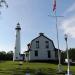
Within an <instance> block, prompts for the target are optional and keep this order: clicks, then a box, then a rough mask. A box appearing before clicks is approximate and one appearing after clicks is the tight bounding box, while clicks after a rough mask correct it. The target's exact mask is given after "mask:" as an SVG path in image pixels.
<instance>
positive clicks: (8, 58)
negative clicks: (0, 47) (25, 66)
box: [6, 51, 13, 60]
mask: <svg viewBox="0 0 75 75" xmlns="http://www.w3.org/2000/svg"><path fill="white" fill-rule="evenodd" d="M6 58H7V60H13V51H9V52H8V53H7V55H6Z"/></svg>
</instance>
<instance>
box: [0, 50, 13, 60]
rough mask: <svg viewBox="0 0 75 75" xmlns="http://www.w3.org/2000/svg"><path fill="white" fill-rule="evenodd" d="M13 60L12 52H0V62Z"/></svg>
mask: <svg viewBox="0 0 75 75" xmlns="http://www.w3.org/2000/svg"><path fill="white" fill-rule="evenodd" d="M12 59H13V51H9V52H8V53H6V52H5V51H2V52H0V60H12Z"/></svg>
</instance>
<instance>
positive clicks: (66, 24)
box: [61, 3, 75, 38]
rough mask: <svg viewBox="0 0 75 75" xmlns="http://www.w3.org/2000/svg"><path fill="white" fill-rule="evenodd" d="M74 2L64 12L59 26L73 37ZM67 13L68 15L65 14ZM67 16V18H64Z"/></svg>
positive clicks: (74, 22) (74, 20) (74, 34)
mask: <svg viewBox="0 0 75 75" xmlns="http://www.w3.org/2000/svg"><path fill="white" fill-rule="evenodd" d="M74 13H75V3H74V4H73V5H72V6H70V7H69V8H68V9H67V10H66V11H65V12H64V19H63V20H62V21H61V25H62V26H61V28H62V29H63V30H64V34H67V35H68V36H70V37H71V38H75V14H74ZM67 15H68V16H67ZM65 16H67V18H65Z"/></svg>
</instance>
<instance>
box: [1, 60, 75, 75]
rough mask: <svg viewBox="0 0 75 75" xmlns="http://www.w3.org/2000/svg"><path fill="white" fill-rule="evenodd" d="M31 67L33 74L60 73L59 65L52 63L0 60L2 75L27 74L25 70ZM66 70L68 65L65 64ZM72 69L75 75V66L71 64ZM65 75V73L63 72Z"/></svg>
mask: <svg viewBox="0 0 75 75" xmlns="http://www.w3.org/2000/svg"><path fill="white" fill-rule="evenodd" d="M27 68H29V71H30V73H31V75H58V74H56V72H57V70H56V69H57V65H56V64H51V63H37V62H31V63H28V62H23V65H21V66H20V65H19V62H13V61H1V62H0V75H25V72H26V70H27ZM63 68H64V71H66V69H67V66H65V65H63ZM70 70H71V71H72V73H73V74H72V75H75V66H71V67H70ZM61 75H63V74H61Z"/></svg>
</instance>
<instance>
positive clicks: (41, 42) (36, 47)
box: [25, 33, 58, 61]
mask: <svg viewBox="0 0 75 75" xmlns="http://www.w3.org/2000/svg"><path fill="white" fill-rule="evenodd" d="M25 59H26V60H28V61H36V60H37V61H38V60H57V59H58V58H57V50H56V48H55V46H54V43H53V41H52V40H51V39H49V38H48V37H46V36H45V35H44V33H39V36H38V37H36V38H34V39H33V40H32V41H31V42H30V43H29V44H28V51H26V54H25Z"/></svg>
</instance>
